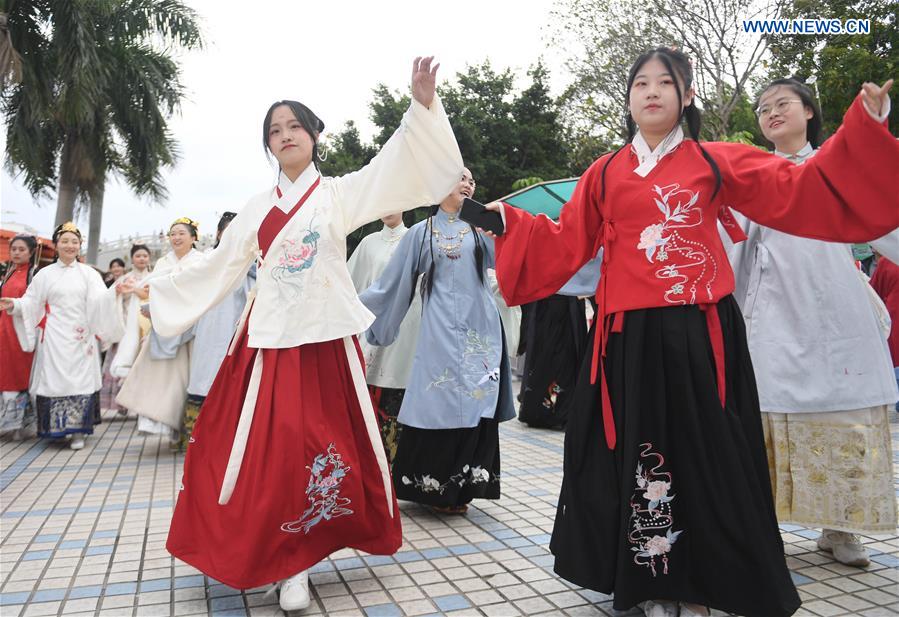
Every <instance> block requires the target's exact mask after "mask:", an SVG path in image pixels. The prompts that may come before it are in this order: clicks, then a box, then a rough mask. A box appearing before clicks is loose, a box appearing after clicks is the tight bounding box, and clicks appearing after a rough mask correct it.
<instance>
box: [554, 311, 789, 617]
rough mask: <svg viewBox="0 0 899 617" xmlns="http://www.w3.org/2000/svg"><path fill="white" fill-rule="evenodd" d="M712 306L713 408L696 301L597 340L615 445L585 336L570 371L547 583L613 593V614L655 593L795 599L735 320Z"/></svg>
mask: <svg viewBox="0 0 899 617" xmlns="http://www.w3.org/2000/svg"><path fill="white" fill-rule="evenodd" d="M717 310H718V314H719V316H720V320H721V326H722V330H723V334H724V347H725V357H726V364H725V368H726V378H725V379H726V405H725V406H724V408H722V406H721V403H720V400H719V397H718V394H717V385H716V384H717V382H716V373H715V363H714V357H713V354H712V347H711V342H710V338H709V334H708V328H707V325H706V318H705V314H704V313H703V312H702V311H701V310H700V309H699V308H698V307H696V306H679V307H664V308H653V309H645V310H637V311H630V312H628V313H627V314H626V316H625V320H624V328H623V331H622V332H620V333H613V334H611V335H610V337H609V340H608V345H607V355H606V361H605V372H606V376H607V379H608V385H609V391H610V396H611V401H612V408H613V410H614V417H615V425H616V431H617V445H616V448H615V450H614V451H613V450H609V449H608V448H607V446H606V442H605V434H604V431H603V425H602V410H601V405H600V386H599V384H598V383H597V384H595V385H591V384H590V376H589V373H590V358H591V357H592V341H593V337H592V336H591V337H590V343H589V345H588V350H587V353H586V354H585V358H584V361H583V362H582V364H581V369H580V372H579V376H578V383H577V386H576V392H575V404H574V405H573V407H572V412H571V416H570V417H569V421H568V429H567V431H566V436H565V461H564V478H563V482H562V490H561V495H560V497H559V505H558V511H557V513H556V522H555V527H554V529H553V536H552V542H551V549H552V552H553V554H554V555H555V557H556V560H555V571H556V572H557V573H558V574H559V575H560V576H562V577H563V578H565V579H567V580H569V581H571V582H573V583H576V584H578V585H581V586H583V587H587V588H590V589H594V590H596V591H600V592H602V593H614V597H615V601H614V606H615V608H616V609H619V610H625V609H628V608H630V607H632V606H634V605H636V604H637V603H639V602H642V601H644V600H654V599H663V600H679V601H683V602H692V603H697V604H703V605H708V606H711V607H712V608H717V609H721V610H725V611H728V612H731V613H737V614H739V615H748V616H765V617H773V616H778V615H791V614H792V613H793V612H795V611H796V609H797V608H798V607H799V605H800V599H799V596H798V594H797V593H796V589H795V587H794V585H793V583H792V580H791V579H790V574H789V571H788V570H787V567H786V561H785V558H784V553H783V543H782V541H781V538H780V532H779V530H778V526H777V520H776V517H775V514H774V505H773V499H772V495H771V485H770V481H769V476H768V468H767V460H766V457H765V447H764V442H763V436H762V424H761V417H760V412H759V402H758V393H757V390H756V384H755V377H754V374H753V371H752V363H751V361H750V357H749V350H748V347H747V344H746V334H745V330H744V324H743V317H742V315H741V314H740V310H739V308H738V306H737V303H736V302H735V301H734V300H733V298H732V297H730V296H728V297H727V298H725V299H723V300H722V301H721V302H719V304H718V306H717ZM594 327H596V325H595V324H594Z"/></svg>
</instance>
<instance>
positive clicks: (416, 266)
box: [0, 48, 899, 617]
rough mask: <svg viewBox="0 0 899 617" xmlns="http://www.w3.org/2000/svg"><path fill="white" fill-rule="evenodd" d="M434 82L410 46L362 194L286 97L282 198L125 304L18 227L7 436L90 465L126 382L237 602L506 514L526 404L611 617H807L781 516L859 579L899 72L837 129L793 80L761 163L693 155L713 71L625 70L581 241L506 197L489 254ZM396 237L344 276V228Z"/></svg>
mask: <svg viewBox="0 0 899 617" xmlns="http://www.w3.org/2000/svg"><path fill="white" fill-rule="evenodd" d="M437 66H438V65H436V64H434V63H433V59H432V58H417V59H416V60H415V63H414V66H413V71H412V101H411V104H410V107H409V109H408V110H407V111H406V113H405V115H404V116H403V118H402V120H401V122H400V126H399V127H398V128H397V130H396V132H395V133H394V135H393V136H392V137H391V138H390V139H389V140H388V141H387V142H386V143H385V144H384V146H383V147H382V148H381V150H380V152H379V153H378V154H377V156H375V157H374V159H373V160H372V161H371V162H370V163H369V164H368V165H366V166H365V167H363V168H362V169H360V170H358V171H356V172H354V173H351V174H348V175H345V176H342V177H337V178H332V177H325V176H322V175H321V173H320V172H319V169H318V162H319V152H318V141H319V138H320V135H321V133H322V131H323V130H324V123H323V122H322V120H321V119H320V118H319V117H318V116H317V115H316V114H315V113H313V112H312V110H310V109H309V108H308V107H306V106H305V105H303V104H302V103H299V102H297V101H291V100H284V101H277V102H275V103H274V104H272V106H271V107H270V108H269V109H268V111H267V113H266V114H265V117H264V119H263V122H262V135H261V138H262V139H261V141H262V145H263V147H264V149H265V152H266V154H267V155H268V154H270V155H271V156H273V157H274V159H275V160H276V161H277V163H278V168H279V178H278V183H277V186H275V187H274V188H268V189H266V190H265V191H263V192H261V193H259V194H258V195H257V196H255V197H253V198H252V199H251V200H250V201H249V202H248V203H247V204H246V206H244V207H243V209H241V210H240V212H239V213H237V214H234V213H226V214H225V215H224V216H223V217H222V219H221V220H220V221H219V224H218V228H217V241H216V244H215V246H214V247H213V248H212V249H210V250H208V251H206V252H200V251H198V250H196V248H195V242H196V240H197V238H198V227H199V226H198V224H197V223H196V222H195V221H193V220H192V219H190V218H188V217H183V218H179V219H177V220H176V221H174V223H172V225H171V227H170V230H169V236H168V238H169V242H170V244H171V251H170V252H169V253H168V254H166V255H165V256H164V257H163V258H161V259H160V260H159V261H158V262H157V263H156V264H155V265H154V266H153V268H152V270H151V268H150V263H149V261H150V252H149V250H148V249H147V247H145V246H141V245H135V246H134V247H132V249H131V252H130V261H131V265H130V270H129V269H127V268H128V264H126V263H125V261H124V260H119V259H117V260H113V263H111V264H110V269H109V275H108V277H107V280H106V285H104V280H103V278H102V277H101V276H100V274H99V273H98V272H97V271H95V270H94V269H92V268H90V267H89V266H86V265H84V264H82V263H80V262H79V260H78V257H79V253H80V247H81V240H82V237H81V232H80V231H79V230H78V229H77V228H76V227H75V226H74V225H73V224H71V223H66V224H65V225H61V226H60V227H59V228H57V229H56V231H55V232H54V234H53V241H54V243H55V247H56V251H57V255H58V257H57V261H56V263H54V264H52V265H51V266H48V267H46V268H43V269H41V270H39V271H38V272H34V268H33V263H34V262H33V253H34V250H35V242H34V239H33V238H30V237H28V236H17V237H16V238H14V239H13V240H12V241H11V243H10V256H11V261H12V263H11V265H10V268H9V270H8V272H7V275H6V277H5V278H4V280H3V285H2V291H0V296H2V299H0V311H2V312H0V345H2V348H0V353H2V355H3V358H4V362H3V368H2V370H0V390H2V404H3V406H2V410H0V430H2V431H3V432H5V433H10V434H12V435H14V436H15V437H20V436H23V435H28V434H29V432H36V434H37V436H38V437H41V438H52V439H59V438H66V439H69V440H70V447H71V448H73V449H80V448H82V447H84V444H85V441H84V438H85V435H90V434H91V433H92V432H93V430H94V426H95V425H96V424H97V423H98V422H99V421H100V399H99V391H100V389H101V384H102V383H103V379H104V375H105V376H106V379H107V382H108V383H112V384H114V386H113V387H114V388H115V391H114V392H113V396H114V401H115V405H116V406H117V409H118V412H119V413H120V414H122V415H129V414H130V415H133V416H136V417H137V430H139V431H141V432H142V433H145V434H147V435H161V436H162V437H163V438H164V440H165V441H166V442H167V443H169V444H170V446H171V448H172V449H173V450H177V451H181V450H183V451H186V457H185V462H184V475H183V478H182V481H181V485H180V491H179V496H178V500H177V503H176V506H175V511H174V515H173V519H172V524H171V529H170V532H169V538H168V542H167V548H168V550H169V552H170V553H171V554H172V555H174V556H175V557H177V558H178V559H181V560H183V561H185V562H187V563H189V564H191V565H193V566H194V567H196V568H198V569H199V570H200V571H202V572H203V573H205V574H207V575H208V576H210V577H212V578H214V579H216V580H218V581H221V582H223V583H225V584H227V585H229V586H232V587H235V588H240V589H247V588H253V587H258V586H260V585H264V584H269V583H275V584H276V586H277V589H278V593H279V598H280V604H281V606H282V608H284V609H285V610H297V609H301V608H304V607H305V606H308V604H309V602H310V597H309V584H308V571H309V568H311V567H312V566H314V565H315V564H316V563H318V562H319V561H321V560H322V559H325V558H326V557H327V556H328V555H330V554H331V553H333V552H334V551H337V550H340V549H342V548H347V547H349V548H355V549H358V550H361V551H365V552H368V553H374V554H392V553H394V552H396V551H397V550H398V549H399V547H400V545H401V544H402V527H401V522H400V513H399V509H398V500H404V501H409V502H415V503H418V504H422V505H423V506H425V507H428V508H431V509H433V510H434V511H435V512H437V513H438V514H440V515H464V514H465V513H466V511H467V509H468V506H469V504H470V503H471V502H472V500H474V499H498V498H500V495H501V479H502V474H501V468H500V463H501V445H502V443H501V442H502V439H501V434H502V433H501V431H500V428H499V425H500V424H501V423H502V422H504V421H507V420H510V419H512V418H515V417H516V415H517V417H518V418H519V419H520V420H521V421H522V422H525V423H527V424H529V425H531V426H534V427H548V428H558V429H565V430H566V434H565V449H564V466H563V471H564V475H563V480H562V486H561V494H560V497H559V502H558V511H557V514H556V520H555V527H554V530H553V534H552V541H551V550H552V552H553V554H554V555H555V571H556V572H557V573H558V574H559V575H560V576H561V577H563V578H565V579H566V580H568V581H571V582H573V583H575V584H578V585H581V586H583V587H586V588H589V589H594V590H597V591H600V592H603V593H613V594H614V605H615V608H616V609H619V610H626V609H629V608H631V607H633V606H635V605H640V606H641V607H642V608H643V610H644V611H645V612H646V614H647V615H651V616H653V617H664V616H675V615H683V616H688V617H689V616H693V615H708V614H709V609H710V607H711V608H717V609H721V610H724V611H727V612H730V613H736V614H740V615H790V614H792V613H793V612H795V611H796V610H797V609H798V607H799V605H800V599H799V596H798V594H797V592H796V589H795V587H794V585H793V582H792V580H791V578H790V575H789V571H788V570H787V566H786V562H785V558H784V553H783V543H782V540H781V538H780V533H779V529H778V522H780V523H795V524H799V525H803V526H806V527H815V528H821V529H822V533H821V536H820V538H819V539H818V541H817V542H818V547H819V549H820V550H822V551H828V552H831V553H832V554H833V557H834V559H836V560H837V561H839V562H841V563H844V564H847V565H850V566H857V567H864V566H865V565H867V564H868V563H869V559H868V555H867V553H866V551H865V548H864V546H863V545H862V544H861V542H860V541H859V539H858V536H857V535H856V534H859V533H881V532H884V531H890V530H893V529H895V528H896V524H897V511H896V499H895V493H894V487H893V481H892V462H891V458H892V457H891V452H892V449H891V444H890V432H889V421H890V420H889V418H890V414H891V412H892V411H893V410H894V409H897V410H899V403H897V400H899V390H897V381H899V326H896V327H892V328H891V323H899V266H897V265H896V263H899V229H897V228H899V195H897V192H896V190H895V187H894V186H893V180H894V176H895V169H896V168H897V166H899V143H897V141H896V139H895V138H894V137H893V136H891V135H890V133H889V132H888V131H887V129H886V127H885V120H886V118H887V116H888V114H889V111H890V103H889V98H888V91H889V89H890V86H891V83H892V82H891V81H890V82H888V83H887V84H885V85H884V86H882V87H880V86H877V85H875V84H865V85H864V87H863V89H862V91H861V92H860V94H859V97H858V98H857V100H856V101H855V102H854V103H853V104H852V106H851V107H850V108H849V109H848V110H847V112H846V115H845V118H844V122H843V125H842V126H841V128H840V129H839V130H838V131H837V132H836V133H835V134H834V135H833V136H831V137H830V138H829V139H828V140H826V141H824V142H823V143H822V136H821V134H820V133H821V115H820V111H819V109H818V106H817V103H816V102H815V100H814V97H813V96H812V93H811V92H810V91H809V89H808V88H807V87H806V86H805V85H804V84H802V83H800V82H798V81H796V80H792V79H783V80H777V81H774V82H772V83H771V84H768V85H767V86H766V87H765V88H764V89H763V90H762V91H761V95H760V97H759V98H758V100H757V102H756V110H757V116H758V120H759V126H760V129H761V131H762V133H763V134H764V136H765V137H766V139H768V140H769V141H770V142H771V143H772V144H773V146H774V152H773V153H769V152H764V151H762V150H760V149H758V148H754V147H751V146H745V145H742V144H735V143H715V142H703V141H700V140H699V134H700V127H701V114H700V111H699V109H698V108H697V106H696V104H695V93H694V90H693V72H692V67H691V64H690V61H689V59H688V58H687V57H686V56H685V55H684V54H683V53H682V52H680V51H676V50H672V49H668V48H657V49H654V50H651V51H649V52H647V53H645V54H643V55H641V56H640V57H639V58H637V59H636V60H635V62H634V63H633V66H632V68H631V70H630V73H629V75H628V77H627V83H626V91H627V93H628V95H627V97H628V98H627V109H628V115H627V119H626V128H627V130H628V134H629V139H628V143H627V144H626V145H625V146H624V147H622V148H621V149H619V150H617V151H615V152H612V153H609V154H607V155H604V156H603V157H601V158H600V159H599V160H597V161H596V162H595V163H594V164H593V165H591V166H590V168H589V169H588V170H587V171H586V172H585V173H584V175H583V176H582V177H581V178H580V180H579V182H578V184H577V188H576V189H575V192H574V195H573V196H572V198H571V200H570V201H569V202H568V203H567V204H566V205H565V207H564V208H563V209H562V212H561V215H560V217H559V220H557V221H553V220H551V219H549V218H548V217H546V216H536V217H535V216H532V215H530V214H528V213H526V212H523V211H521V210H517V209H515V208H512V207H511V206H508V205H506V204H503V203H501V202H494V203H491V204H489V205H488V206H487V208H488V209H489V210H491V211H494V212H497V213H499V214H500V216H501V218H502V220H503V227H504V230H503V232H502V233H501V234H495V233H493V232H489V231H485V230H482V229H480V228H478V227H476V226H474V225H472V224H471V223H469V222H467V221H466V220H463V218H462V215H461V213H460V209H461V206H462V203H463V200H464V199H465V198H471V197H473V196H474V195H475V191H476V181H475V178H474V176H473V174H472V172H471V171H470V169H469V168H467V167H465V166H464V164H463V159H462V154H461V152H460V150H459V147H458V145H457V143H456V139H455V137H454V135H453V131H452V128H451V126H450V123H449V120H448V118H447V116H446V113H445V112H444V110H443V107H442V105H441V102H440V99H439V97H438V96H437V95H436V92H435V85H436V73H437ZM423 204H433V205H432V206H431V208H430V211H429V215H428V216H427V218H426V219H425V220H423V221H421V222H419V223H417V224H415V225H413V226H412V227H410V228H406V226H405V225H404V224H403V221H402V212H404V211H406V210H411V209H414V208H417V207H420V206H422V205H423ZM378 219H381V220H382V221H383V223H384V226H383V228H382V229H381V231H379V232H377V233H374V234H372V235H370V236H368V237H366V238H365V239H364V240H363V242H362V243H361V244H360V245H359V246H358V248H357V249H356V251H355V252H354V253H353V255H352V256H351V257H350V259H349V261H347V254H346V252H347V251H346V237H347V235H348V234H349V233H350V232H352V231H353V230H355V229H357V228H359V227H360V226H361V225H363V224H365V223H369V222H371V221H376V220H378ZM860 242H870V245H871V246H872V247H873V250H874V251H876V253H877V254H878V255H879V257H878V258H877V259H876V260H872V262H871V263H870V264H867V266H868V267H869V272H872V273H873V275H872V277H871V278H870V280H869V278H868V276H867V275H866V274H865V273H863V272H862V270H861V267H860V265H859V264H858V263H857V262H856V261H854V260H853V257H852V250H851V246H850V245H849V244H848V243H860ZM519 305H523V307H524V311H523V312H520V311H519V309H517V307H518V306H519ZM521 352H524V357H525V362H524V367H523V373H522V384H521V389H520V391H519V392H518V393H517V400H518V402H519V403H520V405H519V406H518V409H517V413H516V404H515V403H516V393H515V392H514V391H513V388H512V370H511V365H512V359H513V358H514V357H515V356H517V355H519V354H520V353H521ZM238 528H239V529H241V530H242V531H241V533H240V534H238V535H235V534H234V533H233V530H234V529H238ZM759 590H765V593H759Z"/></svg>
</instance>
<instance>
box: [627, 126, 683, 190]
mask: <svg viewBox="0 0 899 617" xmlns="http://www.w3.org/2000/svg"><path fill="white" fill-rule="evenodd" d="M683 140H684V130H683V129H682V128H681V127H680V125H677V126H676V127H674V129H673V130H672V131H671V132H670V133H668V135H666V136H665V139H663V140H662V141H661V142H660V143H659V145H658V146H656V149H655V150H653V149H652V148H650V147H649V144H647V143H646V139H644V138H643V134H642V133H641V132H640V131H637V134H636V135H635V136H634V139H633V141H631V149H632V150H633V151H634V154H636V155H637V160H638V161H639V163H640V164H639V165H638V166H637V168H636V169H635V170H634V173H635V174H637V175H638V176H641V177H643V178H645V177H646V176H647V175H648V174H649V172H651V171H652V170H653V169H654V168H655V166H656V165H657V164H658V162H659V161H660V160H661V159H662V157H664V156H665V155H667V154H671V153H672V152H674V150H675V149H676V148H677V147H678V146H679V145H680V144H681V142H682V141H683Z"/></svg>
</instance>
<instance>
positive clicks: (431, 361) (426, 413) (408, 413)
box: [360, 210, 515, 429]
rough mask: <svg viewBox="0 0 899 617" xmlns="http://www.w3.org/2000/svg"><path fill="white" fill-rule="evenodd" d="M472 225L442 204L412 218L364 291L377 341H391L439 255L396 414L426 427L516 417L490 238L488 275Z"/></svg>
mask: <svg viewBox="0 0 899 617" xmlns="http://www.w3.org/2000/svg"><path fill="white" fill-rule="evenodd" d="M475 233H476V232H473V231H472V229H471V226H469V225H468V223H465V222H464V221H461V220H459V219H458V218H457V217H455V216H450V215H448V214H447V213H446V212H444V211H443V210H438V211H437V214H435V215H434V216H433V217H431V219H429V220H425V221H422V222H420V223H418V224H417V225H414V226H413V227H412V228H411V229H410V230H409V231H408V232H407V233H406V235H405V236H404V237H403V239H402V240H401V241H400V243H399V245H398V246H397V248H396V251H395V252H394V254H393V257H391V259H390V262H389V263H388V264H387V267H386V268H385V270H384V272H383V274H382V275H381V277H380V278H379V279H378V280H377V281H375V282H374V283H373V284H372V285H371V286H370V287H369V288H368V289H367V290H365V291H364V292H363V293H362V294H361V295H360V299H361V300H362V303H363V304H365V306H366V307H367V308H368V309H369V310H370V311H372V312H373V313H374V314H375V316H376V319H375V322H374V323H373V324H372V326H371V327H370V328H369V330H368V331H367V332H366V339H367V340H368V342H369V343H371V344H373V345H389V344H391V343H392V342H393V340H394V339H395V338H396V336H397V332H398V330H399V327H400V324H401V323H402V321H403V317H404V316H405V315H406V312H407V311H408V309H409V305H410V302H411V300H412V294H413V293H420V290H418V289H415V290H413V281H414V280H415V279H416V275H417V274H427V273H428V271H429V269H430V266H431V263H432V262H433V261H435V260H436V266H435V270H434V280H433V288H432V290H431V293H430V294H429V295H426V296H425V298H424V303H423V309H422V318H421V332H420V335H419V337H418V344H417V346H416V350H415V360H414V362H413V366H412V374H411V376H410V378H409V383H408V386H407V388H406V396H405V398H404V399H403V404H402V407H401V408H400V413H399V417H398V420H399V422H400V423H401V424H403V425H406V426H413V427H417V428H422V429H456V428H474V427H476V426H478V423H479V422H480V421H481V419H483V418H495V419H496V420H497V421H499V422H504V421H506V420H509V419H511V418H514V417H515V408H514V404H513V398H512V387H511V372H510V368H509V362H508V356H507V353H505V351H504V347H505V339H504V335H503V327H502V323H501V321H500V316H499V312H498V311H497V307H496V303H495V301H494V299H493V295H492V294H491V291H490V286H489V281H488V279H487V272H486V270H487V268H492V267H493V264H494V253H493V241H492V240H491V239H489V238H485V237H484V236H480V242H481V246H482V247H483V251H484V259H483V262H484V263H483V264H482V267H483V270H484V272H483V275H484V276H483V279H484V282H482V281H481V279H480V278H479V277H478V273H477V270H476V265H475V264H476V260H475V238H474V235H475Z"/></svg>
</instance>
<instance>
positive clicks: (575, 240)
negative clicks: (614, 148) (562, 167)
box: [496, 155, 609, 306]
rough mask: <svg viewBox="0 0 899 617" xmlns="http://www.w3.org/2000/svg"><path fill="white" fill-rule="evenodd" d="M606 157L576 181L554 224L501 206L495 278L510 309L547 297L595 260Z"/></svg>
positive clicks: (516, 209)
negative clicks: (503, 220) (501, 227)
mask: <svg viewBox="0 0 899 617" xmlns="http://www.w3.org/2000/svg"><path fill="white" fill-rule="evenodd" d="M607 157H608V155H606V156H604V157H602V158H600V159H599V160H598V161H596V162H595V163H593V165H591V166H590V168H589V169H588V170H587V171H586V172H585V173H584V175H583V176H582V177H581V179H580V180H579V181H578V183H577V187H575V189H574V194H573V195H572V196H571V201H569V202H568V203H567V204H565V206H564V207H563V208H562V213H561V215H560V216H559V222H558V223H556V222H554V221H553V220H552V219H550V218H549V217H547V216H544V215H539V216H536V217H535V216H533V215H531V214H529V213H527V212H524V211H522V210H519V209H518V208H513V207H512V206H509V205H508V204H506V205H505V206H504V208H505V218H506V230H505V233H503V235H502V236H498V237H497V238H496V278H497V282H498V283H499V288H500V291H501V292H502V294H503V297H504V298H505V300H506V303H507V304H508V305H509V306H516V305H519V304H526V303H528V302H535V301H537V300H541V299H543V298H546V297H548V296H551V295H552V294H554V293H556V292H557V291H558V290H559V289H560V288H561V287H562V285H564V284H565V283H566V281H568V279H570V278H571V277H572V275H574V273H575V272H577V271H578V270H579V269H580V267H581V266H583V265H584V264H585V263H587V262H588V261H589V260H590V259H592V258H593V257H595V256H596V253H597V251H598V250H599V242H600V228H601V225H602V216H601V215H600V212H599V193H600V182H601V176H602V167H603V165H605V161H606V160H607ZM606 181H607V182H608V181H609V180H608V178H607V179H606Z"/></svg>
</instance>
